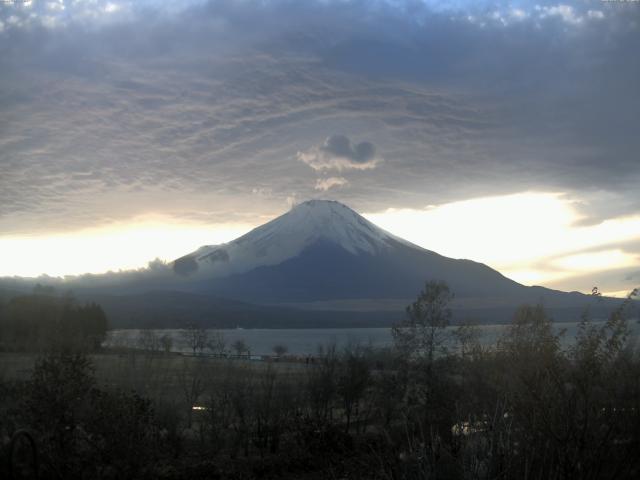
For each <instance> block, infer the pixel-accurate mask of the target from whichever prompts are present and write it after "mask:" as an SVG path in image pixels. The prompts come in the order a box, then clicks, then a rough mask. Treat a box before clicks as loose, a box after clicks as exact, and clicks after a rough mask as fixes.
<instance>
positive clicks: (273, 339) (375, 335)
mask: <svg viewBox="0 0 640 480" xmlns="http://www.w3.org/2000/svg"><path fill="white" fill-rule="evenodd" d="M593 323H594V324H597V325H601V324H603V323H604V322H593ZM629 326H630V328H631V334H632V338H631V341H633V342H636V343H637V340H638V334H639V333H640V325H639V324H638V323H637V322H629ZM506 327H507V326H506V325H482V326H480V327H479V329H480V332H481V333H480V335H481V338H480V341H481V342H482V343H483V344H485V345H491V344H493V343H495V341H496V340H497V339H498V337H499V336H500V335H501V334H502V333H503V332H504V331H505V328H506ZM577 327H578V322H569V323H558V324H556V325H555V328H556V329H566V334H565V336H564V338H563V344H564V345H569V344H570V343H571V342H572V341H573V339H574V338H575V335H576V332H577ZM454 329H455V327H449V330H450V331H453V330H454ZM141 332H143V330H135V329H127V330H111V331H109V334H108V337H107V340H106V341H105V343H104V345H105V346H107V347H115V346H123V347H131V348H137V347H139V345H140V343H139V340H140V338H141ZM152 332H153V333H154V334H155V335H156V336H157V337H160V336H162V335H169V336H170V337H171V338H172V343H173V347H172V350H173V351H176V352H189V351H190V349H189V347H188V345H187V343H186V341H185V339H184V337H183V330H181V329H165V330H152ZM209 332H210V333H211V334H213V333H214V332H220V333H221V334H222V335H223V337H224V340H225V342H226V345H227V348H230V345H231V344H232V343H233V342H235V341H237V340H243V341H244V342H245V343H246V344H247V345H248V347H249V349H250V351H251V354H252V355H273V347H274V346H275V345H285V346H286V347H287V349H288V353H289V354H292V355H313V354H316V353H317V352H318V347H319V346H321V345H322V346H327V345H332V344H336V346H337V347H338V348H343V347H345V346H346V345H348V344H350V343H351V344H361V345H371V346H373V347H385V346H389V345H391V343H392V337H391V329H390V328H309V329H230V330H210V331H209Z"/></svg>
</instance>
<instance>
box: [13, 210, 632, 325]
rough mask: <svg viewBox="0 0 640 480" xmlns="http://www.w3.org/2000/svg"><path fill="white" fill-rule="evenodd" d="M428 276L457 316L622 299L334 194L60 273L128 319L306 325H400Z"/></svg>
mask: <svg viewBox="0 0 640 480" xmlns="http://www.w3.org/2000/svg"><path fill="white" fill-rule="evenodd" d="M427 280H443V281H445V282H447V284H448V285H449V287H450V288H451V290H452V291H453V292H454V293H455V300H454V302H453V304H452V307H453V310H454V318H455V320H457V321H462V320H465V319H470V320H474V321H477V322H481V323H503V322H506V321H508V320H509V319H510V318H511V316H512V315H513V312H514V310H515V309H516V308H517V306H518V305H521V304H523V303H540V302H541V303H542V304H544V305H545V306H546V307H547V309H548V310H549V311H550V312H551V314H552V315H553V316H554V318H556V320H560V321H567V320H578V319H579V317H580V314H581V313H582V312H583V311H584V309H585V308H586V307H590V308H591V313H592V315H593V316H594V317H598V316H600V317H602V316H604V315H606V314H607V313H608V312H610V311H611V310H612V309H613V308H615V306H616V305H618V304H619V303H620V301H619V300H617V299H602V298H600V299H598V301H595V299H594V298H593V297H592V296H590V295H583V294H580V293H577V292H572V293H565V292H560V291H556V290H550V289H547V288H543V287H526V286H523V285H521V284H519V283H517V282H515V281H513V280H510V279H509V278H507V277H505V276H504V275H502V274H500V273H499V272H497V271H496V270H493V269H491V268H490V267H488V266H486V265H483V264H481V263H477V262H473V261H470V260H458V259H452V258H447V257H444V256H442V255H439V254H437V253H435V252H432V251H429V250H426V249H424V248H421V247H419V246H417V245H414V244H412V243H410V242H407V241H406V240H403V239H401V238H398V237H396V236H394V235H392V234H390V233H389V232H386V231H384V230H382V229H381V228H379V227H377V226H376V225H374V224H373V223H371V222H369V221H368V220H366V219H365V218H363V217H362V216H360V215H358V214H357V213H356V212H354V211H353V210H351V209H350V208H348V207H347V206H345V205H343V204H341V203H338V202H334V201H326V200H311V201H307V202H304V203H301V204H299V205H297V206H295V207H293V208H292V209H291V210H290V211H289V212H287V213H285V214H284V215H282V216H280V217H278V218H276V219H274V220H272V221H270V222H268V223H266V224H264V225H262V226H260V227H258V228H256V229H254V230H252V231H251V232H249V233H247V234H246V235H243V236H241V237H239V238H237V239H236V240H233V241H231V242H229V243H225V244H222V245H213V246H203V247H201V248H199V249H198V250H196V251H195V252H192V253H190V254H187V255H185V256H183V257H181V258H178V259H177V260H175V261H174V262H172V263H171V264H169V265H168V266H156V268H153V269H149V270H145V271H138V272H134V273H122V274H106V275H89V276H83V277H78V278H76V279H74V280H68V281H66V282H64V283H63V284H60V283H59V282H55V281H52V282H53V283H54V284H55V285H57V286H58V287H59V288H71V289H72V290H73V291H74V292H75V294H76V295H77V296H78V297H80V298H82V299H87V300H95V301H98V302H99V303H101V304H102V305H103V306H104V308H105V309H106V311H107V314H108V316H109V317H110V319H111V321H112V324H113V325H114V326H117V327H135V326H158V327H161V326H163V327H167V326H180V325H182V324H184V323H186V322H192V321H195V322H198V323H201V324H205V325H208V326H219V327H226V328H228V327H235V326H243V327H262V328H267V327H273V328H281V327H293V328H302V327H322V326H327V327H339V326H345V327H347V326H349V327H353V326H383V325H389V324H391V323H392V322H393V321H394V320H396V319H398V318H400V317H401V315H402V313H403V308H404V306H406V305H407V304H408V303H409V302H411V301H413V300H414V299H415V297H416V296H417V294H418V292H419V291H420V290H421V289H422V288H423V286H424V284H425V281H427ZM3 283H4V285H5V287H7V286H9V287H12V288H14V289H15V288H16V285H18V287H21V288H24V286H25V285H28V282H27V283H25V282H17V283H16V281H13V283H11V282H8V283H7V282H3ZM18 289H20V288H18Z"/></svg>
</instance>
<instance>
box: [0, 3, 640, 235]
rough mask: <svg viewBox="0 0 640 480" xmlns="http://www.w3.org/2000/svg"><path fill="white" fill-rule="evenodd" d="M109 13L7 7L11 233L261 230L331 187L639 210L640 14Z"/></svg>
mask: <svg viewBox="0 0 640 480" xmlns="http://www.w3.org/2000/svg"><path fill="white" fill-rule="evenodd" d="M108 5H109V4H108V3H107V2H102V3H100V2H98V3H97V4H96V7H95V8H97V9H102V10H100V11H99V12H98V14H96V15H93V14H92V13H91V12H87V11H85V10H79V8H80V7H77V9H76V10H73V9H72V8H71V7H69V9H68V10H66V11H65V12H66V13H65V14H64V16H57V17H56V16H55V15H54V12H50V11H48V10H46V8H45V7H44V6H38V7H37V8H36V9H34V10H32V13H33V12H35V15H33V16H32V17H31V19H30V20H27V15H26V14H24V12H22V11H18V10H17V9H16V8H13V7H10V6H6V5H4V6H1V7H0V12H1V13H0V18H1V19H2V24H1V28H0V37H1V41H0V109H1V111H2V115H1V116H0V231H2V232H5V233H21V232H22V233H23V232H32V231H37V230H39V229H44V230H63V229H66V228H77V227H83V226H91V225H95V224H102V223H104V222H110V221H115V220H126V219H127V218H130V217H131V216H133V215H137V214H143V213H147V212H164V213H167V214H171V215H178V216H183V217H188V218H197V219H202V220H206V221H212V222H214V221H229V220H236V221H237V220H242V219H245V218H250V219H252V220H254V219H255V218H256V215H258V214H263V215H272V214H275V213H279V212H281V211H282V210H283V208H285V204H286V201H287V198H308V197H313V196H317V195H318V192H319V191H327V190H328V193H327V194H326V195H327V196H331V197H334V198H337V199H339V200H342V201H344V202H346V203H347V204H349V205H351V206H353V207H354V208H356V209H358V210H361V211H373V210H376V209H380V208H386V207H389V206H393V207H422V206H424V205H427V204H438V203H442V202H446V201H451V200H458V199H464V198H470V197H473V196H479V195H486V194H501V193H505V194H506V193H512V192H516V191H522V190H539V191H540V190H546V191H566V192H568V193H569V194H570V195H571V196H573V197H575V198H577V199H579V200H580V201H581V202H582V204H581V205H582V208H583V209H584V211H585V212H586V213H587V214H589V216H590V218H589V220H588V221H589V222H597V221H600V219H602V218H606V217H609V216H612V215H620V214H629V213H635V212H637V211H638V207H640V195H639V194H638V189H637V185H638V181H639V180H640V169H639V168H638V151H640V131H639V128H640V126H639V125H638V121H637V113H638V111H640V95H639V91H638V90H639V88H640V83H638V78H640V56H638V55H637V52H638V50H639V48H640V33H639V29H640V24H639V22H638V18H640V6H638V5H637V4H614V3H607V2H580V3H574V4H571V5H562V4H552V3H543V4H540V5H538V6H535V5H533V4H522V5H521V8H518V9H516V8H512V7H506V6H505V7H499V8H495V7H489V6H487V5H489V4H484V3H480V4H478V6H477V7H476V8H474V9H466V10H461V9H458V10H455V9H454V10H443V9H442V8H436V7H429V6H428V5H425V4H423V3H420V2H410V1H407V2H396V3H394V4H393V5H390V4H388V3H385V2H364V1H362V2H358V1H355V2H330V1H329V2H286V1H270V2H260V3H254V2H232V1H221V2H209V3H205V4H201V5H200V4H199V5H193V6H190V7H186V8H181V9H180V8H178V7H176V6H174V8H173V9H171V8H168V9H166V10H160V9H158V8H157V7H155V6H154V5H153V3H150V2H144V3H141V4H140V6H138V7H135V6H133V7H132V6H131V5H129V6H126V5H128V4H122V5H123V6H122V8H120V9H116V10H114V9H113V8H111V7H108ZM113 5H119V4H118V2H114V3H113ZM87 8H88V7H87ZM109 8H111V10H114V11H110V12H107V10H109ZM94 13H95V12H94ZM49 17H51V18H53V20H52V19H51V18H49ZM56 19H57V20H56ZM309 167H311V168H309ZM256 195H257V196H259V197H260V201H259V202H256V198H255V197H256Z"/></svg>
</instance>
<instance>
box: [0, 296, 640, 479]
mask: <svg viewBox="0 0 640 480" xmlns="http://www.w3.org/2000/svg"><path fill="white" fill-rule="evenodd" d="M449 299H450V293H449V290H448V288H447V287H446V285H443V284H440V283H429V284H427V285H426V287H425V290H424V291H423V292H422V293H421V295H420V296H419V297H418V299H417V301H416V302H415V303H414V304H412V305H411V306H409V308H408V309H407V316H406V319H405V320H404V321H403V322H401V323H399V324H398V325H396V327H395V328H394V340H395V345H394V347H393V348H391V349H388V350H384V351H380V350H371V349H368V348H364V347H360V346H356V345H354V346H351V347H349V348H346V349H344V350H341V351H337V350H336V349H335V348H332V347H328V348H325V349H324V350H323V351H322V352H320V354H319V355H318V356H317V357H316V360H315V361H314V362H313V363H310V364H308V365H307V364H299V365H291V364H287V363H280V362H271V363H259V364H253V363H251V362H248V361H243V360H224V359H215V360H213V359H209V358H204V357H197V356H195V357H189V358H185V357H181V356H178V355H174V354H170V353H160V352H155V353H153V354H152V353H148V354H140V353H135V352H128V353H120V354H119V355H118V354H116V353H111V354H104V353H103V354H101V355H87V353H86V349H84V350H82V349H74V348H70V346H69V345H64V347H63V348H58V349H52V350H51V352H50V353H48V354H46V355H42V356H40V357H39V359H38V360H37V361H36V362H35V366H34V368H33V369H32V370H31V373H30V377H29V378H28V379H21V378H16V377H15V376H13V377H12V376H11V375H8V374H5V378H4V379H2V380H0V445H4V447H3V451H2V452H3V453H2V455H3V456H2V461H3V463H2V464H1V466H0V477H1V478H10V477H9V475H10V472H9V468H10V465H9V463H10V462H9V460H8V459H9V457H13V458H14V461H13V462H11V463H12V465H13V467H14V474H15V475H17V477H16V478H23V477H20V476H18V475H20V474H23V473H24V475H25V476H27V475H29V472H28V469H29V467H30V465H33V464H34V463H35V462H33V461H32V460H31V459H30V458H31V457H30V456H29V452H30V450H29V449H30V447H29V446H28V444H27V443H24V444H23V445H22V446H21V447H20V448H18V449H17V450H18V451H17V453H16V452H15V451H14V452H13V453H11V452H9V450H10V447H9V439H10V438H11V436H12V435H13V434H14V433H15V432H16V431H17V430H20V429H26V431H28V432H30V434H31V435H32V437H33V438H34V439H35V442H36V445H37V452H38V458H39V462H38V463H39V465H38V467H37V470H38V474H39V477H40V478H64V479H67V478H70V479H74V478H86V479H127V478H161V479H162V478H164V479H179V478H189V479H200V478H201V479H206V478H213V479H215V478H232V479H249V478H270V479H276V478H277V479H282V478H290V479H298V478H305V479H316V478H317V479H436V478H443V479H444V478H446V479H592V478H593V479H614V478H621V479H624V478H640V456H639V455H638V452H639V451H640V358H639V357H638V352H637V351H636V348H635V345H633V342H632V341H630V340H631V339H630V338H629V336H628V326H627V321H628V320H627V313H628V310H629V308H630V307H631V306H632V304H633V302H632V301H631V300H629V301H627V302H626V303H625V304H624V305H623V306H622V307H621V308H620V309H618V310H616V311H614V312H612V313H611V315H610V317H609V320H608V321H607V323H606V324H604V325H602V324H598V325H595V324H593V323H591V322H590V320H589V314H588V312H585V315H584V318H583V323H582V324H581V326H580V328H579V333H578V335H577V338H576V339H575V341H574V342H573V343H571V345H570V346H569V347H566V348H563V347H561V342H560V340H561V336H562V333H561V332H560V333H557V331H556V330H554V329H553V328H552V322H551V319H550V318H549V317H548V316H547V314H546V312H545V310H544V309H543V308H542V307H541V306H523V307H522V308H521V309H519V311H518V312H517V313H516V315H515V316H514V319H513V322H512V324H511V326H510V327H509V328H508V329H507V331H506V333H505V334H504V335H503V336H502V337H501V338H500V340H499V341H498V343H497V344H496V345H495V346H493V347H492V348H486V347H483V346H481V344H480V342H478V338H477V332H476V330H475V329H474V327H472V326H462V327H460V328H458V330H457V331H456V334H455V336H456V341H457V348H456V349H455V351H452V350H450V351H446V346H447V345H451V342H450V341H449V339H446V338H444V336H445V329H444V327H445V326H447V325H448V323H449V320H450V312H449V310H448V308H447V304H448V301H449ZM4 355H5V358H6V355H9V354H4ZM116 357H118V358H123V359H125V360H124V361H125V362H128V368H127V369H126V371H125V370H122V371H115V369H114V368H113V365H111V364H109V366H107V367H105V366H104V365H103V364H102V363H103V362H108V359H110V358H116ZM135 372H140V375H139V376H136V375H135ZM1 373H2V370H0V374H1ZM0 378H2V377H0ZM20 449H22V450H23V451H22V452H21V451H20ZM25 452H26V453H25ZM16 465H17V466H18V470H19V471H16ZM31 473H32V474H33V472H31ZM33 478H35V476H33Z"/></svg>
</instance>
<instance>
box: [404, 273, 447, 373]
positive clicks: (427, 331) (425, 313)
mask: <svg viewBox="0 0 640 480" xmlns="http://www.w3.org/2000/svg"><path fill="white" fill-rule="evenodd" d="M452 299H453V294H452V293H451V291H450V290H449V287H448V286H447V284H446V283H444V282H436V281H431V282H427V283H426V284H425V288H424V290H423V291H422V292H420V294H419V295H418V298H417V299H416V301H415V302H413V303H412V304H411V305H409V306H408V307H407V310H406V312H407V316H406V318H405V319H404V320H402V321H400V322H398V323H396V324H395V325H394V326H393V328H392V335H393V340H394V343H395V345H396V347H397V348H398V349H399V350H400V352H402V354H403V355H404V356H406V358H412V357H423V358H425V359H426V360H427V361H428V363H429V364H431V363H433V359H434V356H435V354H436V352H437V350H443V349H444V343H445V335H446V333H445V331H446V330H445V329H446V327H447V326H449V323H450V321H451V310H450V309H449V306H448V305H449V302H450V301H451V300H452Z"/></svg>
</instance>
